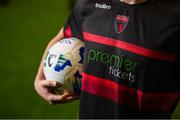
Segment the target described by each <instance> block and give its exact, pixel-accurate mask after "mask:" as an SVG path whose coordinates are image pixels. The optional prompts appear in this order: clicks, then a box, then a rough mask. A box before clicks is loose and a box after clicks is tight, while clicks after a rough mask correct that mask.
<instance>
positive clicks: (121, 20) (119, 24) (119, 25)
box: [114, 15, 129, 33]
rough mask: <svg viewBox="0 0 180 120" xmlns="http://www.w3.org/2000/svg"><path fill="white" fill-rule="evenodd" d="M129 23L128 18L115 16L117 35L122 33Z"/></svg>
mask: <svg viewBox="0 0 180 120" xmlns="http://www.w3.org/2000/svg"><path fill="white" fill-rule="evenodd" d="M128 23H129V17H126V16H123V15H117V16H116V18H115V22H114V25H115V30H116V32H117V33H122V32H123V31H124V30H125V29H126V27H127V25H128Z"/></svg>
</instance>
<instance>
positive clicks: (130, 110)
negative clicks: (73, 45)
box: [80, 0, 180, 118]
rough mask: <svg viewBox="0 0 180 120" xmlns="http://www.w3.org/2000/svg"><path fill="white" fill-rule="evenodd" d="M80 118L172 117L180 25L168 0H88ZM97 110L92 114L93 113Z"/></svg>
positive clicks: (175, 99)
mask: <svg viewBox="0 0 180 120" xmlns="http://www.w3.org/2000/svg"><path fill="white" fill-rule="evenodd" d="M82 30H83V37H84V41H85V46H86V50H85V58H84V73H83V79H82V93H81V107H80V118H88V117H90V118H101V117H102V118H112V117H114V118H121V117H122V118H126V117H138V116H141V117H142V116H144V117H145V116H148V117H149V116H151V117H160V116H163V117H167V116H170V114H171V112H172V110H173V107H174V106H175V105H176V104H177V103H178V99H179V80H178V79H177V76H178V75H177V74H176V64H175V63H176V55H177V51H179V48H178V41H179V40H180V39H179V38H180V37H179V36H180V35H179V33H180V32H179V26H178V20H177V18H176V15H175V14H174V13H173V12H172V11H170V10H169V9H167V8H166V7H165V6H164V5H161V4H160V3H158V2H157V3H156V2H154V1H147V2H145V3H142V4H138V5H127V4H124V3H121V2H119V1H118V0H110V1H107V0H89V1H87V3H86V5H85V6H84V11H83V22H82ZM92 116H93V117H92Z"/></svg>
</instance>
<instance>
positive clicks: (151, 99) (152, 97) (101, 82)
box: [82, 73, 180, 112]
mask: <svg viewBox="0 0 180 120" xmlns="http://www.w3.org/2000/svg"><path fill="white" fill-rule="evenodd" d="M82 91H84V92H87V93H90V94H93V95H97V96H101V97H104V98H107V99H109V100H112V101H114V102H115V103H117V104H120V105H123V104H125V105H129V107H130V109H131V110H132V111H133V109H135V108H138V109H139V110H140V111H146V110H148V111H154V110H163V111H167V112H169V111H170V110H171V109H172V108H173V107H174V103H176V102H177V100H179V97H180V93H154V92H153V93H149V92H142V91H141V90H136V89H134V88H129V87H126V86H124V85H120V84H118V83H116V82H114V81H111V80H108V79H103V78H99V77H96V76H93V75H89V74H86V73H83V80H82Z"/></svg>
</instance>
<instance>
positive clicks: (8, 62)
mask: <svg viewBox="0 0 180 120" xmlns="http://www.w3.org/2000/svg"><path fill="white" fill-rule="evenodd" d="M69 1H70V0H12V1H11V3H10V4H9V6H6V7H0V43H1V44H0V56H1V57H0V58H1V59H0V118H78V110H79V101H75V102H72V103H68V104H62V105H55V106H52V105H49V104H47V103H46V102H45V101H43V100H42V99H41V98H40V97H39V96H38V95H37V94H36V92H35V91H34V86H33V82H34V78H35V75H36V72H37V69H38V67H39V62H40V60H41V57H42V54H43V51H44V49H45V47H46V45H47V43H48V41H49V40H51V38H52V37H53V36H55V35H56V33H57V32H58V31H59V29H60V28H61V27H62V26H63V24H64V23H65V21H66V19H67V17H68V16H69V14H70V12H71V10H70V9H69ZM173 117H174V118H180V105H179V106H178V108H177V110H176V111H175V112H174V114H173Z"/></svg>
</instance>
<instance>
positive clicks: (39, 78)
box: [34, 28, 79, 104]
mask: <svg viewBox="0 0 180 120" xmlns="http://www.w3.org/2000/svg"><path fill="white" fill-rule="evenodd" d="M63 38H64V34H63V28H62V29H61V30H60V32H59V33H58V34H57V35H56V36H55V37H54V38H53V39H52V40H51V41H50V42H49V43H48V45H47V48H46V50H45V52H44V55H43V57H42V60H41V63H40V66H39V70H38V72H37V75H36V79H35V82H34V87H35V90H36V92H37V93H38V94H39V95H40V96H41V97H42V98H43V99H44V100H46V101H47V102H48V103H50V104H53V103H64V102H70V101H72V100H75V99H78V98H79V96H78V95H76V94H73V93H70V92H64V94H61V95H56V94H53V93H52V92H51V91H50V89H51V88H53V87H56V86H58V85H59V84H58V83H57V82H56V81H54V80H45V76H44V73H43V64H44V59H45V56H46V54H47V52H48V50H49V48H50V47H51V46H52V45H54V44H55V43H56V42H58V41H59V40H61V39H63Z"/></svg>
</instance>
